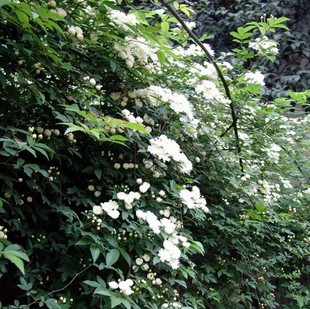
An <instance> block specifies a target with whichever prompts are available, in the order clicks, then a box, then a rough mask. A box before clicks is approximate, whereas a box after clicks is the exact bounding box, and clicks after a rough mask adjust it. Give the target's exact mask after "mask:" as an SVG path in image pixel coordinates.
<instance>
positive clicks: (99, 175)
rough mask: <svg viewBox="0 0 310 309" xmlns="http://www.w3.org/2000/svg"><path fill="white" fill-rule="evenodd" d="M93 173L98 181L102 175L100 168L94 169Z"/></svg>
mask: <svg viewBox="0 0 310 309" xmlns="http://www.w3.org/2000/svg"><path fill="white" fill-rule="evenodd" d="M94 173H95V175H96V177H97V178H98V179H99V180H100V179H101V175H102V170H101V169H100V168H95V169H94Z"/></svg>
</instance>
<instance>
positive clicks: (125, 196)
mask: <svg viewBox="0 0 310 309" xmlns="http://www.w3.org/2000/svg"><path fill="white" fill-rule="evenodd" d="M140 197H141V194H140V193H139V192H133V191H130V192H129V193H125V192H118V193H117V198H118V199H119V200H121V201H124V202H125V208H126V209H131V208H132V207H133V206H132V203H133V201H134V200H139V199H140Z"/></svg>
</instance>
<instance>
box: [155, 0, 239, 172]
mask: <svg viewBox="0 0 310 309" xmlns="http://www.w3.org/2000/svg"><path fill="white" fill-rule="evenodd" d="M159 2H160V3H161V4H162V5H163V6H164V7H165V8H166V9H167V10H168V11H169V12H170V13H171V14H172V15H173V16H174V17H175V18H176V19H177V20H178V21H179V23H180V24H181V25H182V26H183V28H184V30H185V31H186V32H187V33H188V35H189V37H190V38H191V39H192V40H193V41H194V42H195V43H196V44H197V45H198V46H199V47H200V48H201V49H202V50H203V52H204V53H205V54H206V56H207V58H208V59H209V61H210V62H211V64H212V65H213V66H214V68H215V70H216V72H217V74H218V76H219V78H220V80H221V82H222V84H223V87H224V89H225V93H226V96H227V98H228V99H229V100H230V104H229V107H230V111H231V117H232V120H233V123H232V124H233V125H232V128H233V129H234V135H235V140H236V148H237V152H238V155H239V164H240V168H241V171H242V172H243V161H242V158H241V157H240V152H241V148H240V142H239V134H238V127H237V121H238V117H237V113H236V109H235V105H234V104H233V102H232V97H231V94H230V90H229V87H228V84H227V82H226V80H225V77H224V75H223V73H222V71H221V70H220V68H219V66H218V65H217V64H216V62H215V61H214V60H213V58H212V56H211V55H210V53H209V51H208V50H207V49H206V47H205V46H204V45H203V44H202V43H201V42H200V40H199V39H198V37H197V36H196V35H195V34H194V33H193V32H192V31H191V30H190V29H189V28H188V26H187V25H186V23H185V21H184V20H183V18H182V17H181V16H180V15H179V14H178V13H177V12H176V11H175V10H174V8H173V7H172V6H171V5H170V4H169V3H166V2H165V1H164V0H159Z"/></svg>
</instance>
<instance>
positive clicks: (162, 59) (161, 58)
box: [156, 50, 166, 65]
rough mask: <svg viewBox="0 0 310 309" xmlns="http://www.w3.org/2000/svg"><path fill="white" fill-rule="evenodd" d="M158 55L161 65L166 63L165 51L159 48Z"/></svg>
mask: <svg viewBox="0 0 310 309" xmlns="http://www.w3.org/2000/svg"><path fill="white" fill-rule="evenodd" d="M156 55H157V58H158V61H159V63H160V64H161V65H164V64H165V61H166V54H165V53H164V52H163V51H161V50H159V51H157V53H156Z"/></svg>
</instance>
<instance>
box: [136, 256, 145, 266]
mask: <svg viewBox="0 0 310 309" xmlns="http://www.w3.org/2000/svg"><path fill="white" fill-rule="evenodd" d="M143 263H144V261H143V259H141V258H137V259H136V264H137V265H138V266H140V265H142V264H143Z"/></svg>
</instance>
